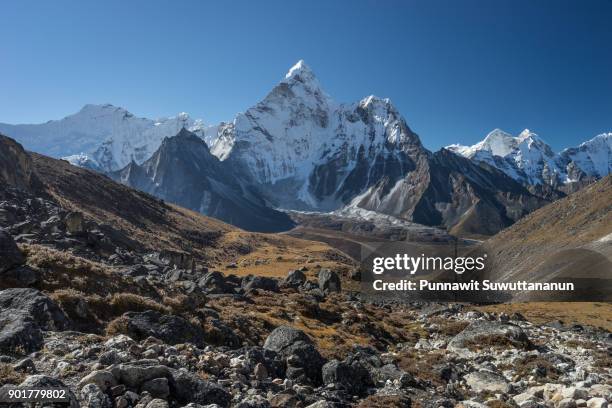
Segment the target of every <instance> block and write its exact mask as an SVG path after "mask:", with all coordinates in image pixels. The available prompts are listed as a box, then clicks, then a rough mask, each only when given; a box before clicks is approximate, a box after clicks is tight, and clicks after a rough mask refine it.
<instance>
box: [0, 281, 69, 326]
mask: <svg viewBox="0 0 612 408" xmlns="http://www.w3.org/2000/svg"><path fill="white" fill-rule="evenodd" d="M8 309H12V312H10V313H14V314H19V315H23V316H27V317H29V318H31V319H32V320H33V321H34V323H36V324H37V325H39V326H40V327H41V328H42V329H43V330H53V331H62V330H67V329H68V328H69V327H70V322H69V320H68V318H67V317H66V315H65V314H64V312H63V311H62V310H61V309H60V308H59V306H57V305H56V304H55V302H53V301H52V300H51V299H49V297H48V296H47V295H45V294H43V293H42V292H41V291H39V290H37V289H31V288H13V289H6V290H3V291H0V311H4V310H8ZM0 313H2V312H0Z"/></svg>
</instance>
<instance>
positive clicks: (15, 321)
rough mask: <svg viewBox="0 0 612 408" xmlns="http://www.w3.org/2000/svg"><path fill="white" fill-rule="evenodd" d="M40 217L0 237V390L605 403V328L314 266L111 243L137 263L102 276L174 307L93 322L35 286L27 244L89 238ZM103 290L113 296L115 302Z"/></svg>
mask: <svg viewBox="0 0 612 408" xmlns="http://www.w3.org/2000/svg"><path fill="white" fill-rule="evenodd" d="M39 204H40V205H43V206H44V203H39ZM37 205H38V204H37ZM51 217H52V218H53V217H55V218H53V220H45V221H43V222H41V223H39V224H37V226H36V228H34V227H32V228H31V232H30V233H29V234H27V236H26V237H24V236H23V235H19V236H17V239H18V241H22V242H23V241H24V240H26V239H27V240H28V244H27V245H22V248H25V250H22V249H20V248H19V247H18V246H17V245H16V243H15V241H14V239H13V236H12V235H11V234H9V233H7V232H5V231H2V232H0V249H1V251H2V254H3V257H2V260H1V262H0V273H1V274H2V277H3V285H4V286H7V284H8V282H9V279H8V278H10V281H11V282H13V285H14V286H21V287H11V288H8V289H5V290H3V291H0V308H1V309H0V354H2V355H1V356H0V378H1V381H2V383H4V384H6V385H5V386H8V385H10V384H12V385H20V386H23V387H68V388H69V389H70V390H71V403H70V406H71V407H77V406H84V407H91V408H112V407H117V408H127V407H138V408H163V407H190V408H196V407H201V406H204V407H242V408H247V407H317V408H322V407H349V406H361V407H377V406H381V407H382V406H390V407H409V406H427V407H429V406H431V407H452V406H465V407H481V406H488V407H503V406H508V407H523V408H526V407H539V406H542V407H544V406H546V407H555V408H573V407H588V408H602V407H606V406H607V405H608V403H609V402H610V401H612V385H611V384H612V372H611V364H610V362H611V361H612V360H611V358H610V342H611V337H610V334H609V333H607V332H605V331H604V330H600V329H595V328H590V327H582V326H578V325H574V326H571V327H565V326H563V325H562V324H561V323H558V324H552V325H547V326H538V325H534V324H532V323H530V322H528V321H525V319H524V318H523V317H522V316H521V315H518V314H516V315H512V316H508V315H505V314H500V315H494V314H484V313H481V312H478V311H474V310H471V309H470V308H469V307H468V306H466V305H450V304H449V305H434V304H412V305H400V304H374V303H372V302H365V301H362V300H360V299H359V297H358V296H355V295H353V294H350V293H346V292H343V291H342V282H343V280H342V279H341V276H339V275H338V274H337V273H335V272H333V271H330V270H328V269H322V268H319V270H317V271H316V274H313V273H312V271H310V270H309V267H307V266H304V268H302V270H294V271H290V272H289V273H288V275H287V277H286V278H285V279H273V278H263V277H256V276H246V277H239V276H236V275H231V276H226V275H223V274H221V273H219V272H214V271H210V272H205V271H202V270H198V269H197V268H194V269H192V270H185V269H180V268H178V267H176V266H175V265H171V264H170V263H169V261H166V260H163V259H162V260H160V259H159V256H157V257H151V256H148V257H147V256H140V255H138V254H123V258H122V259H124V260H125V259H129V260H130V262H131V263H134V262H142V263H137V264H132V265H131V266H126V265H123V264H122V265H120V266H119V267H118V269H117V271H116V272H115V271H113V272H111V275H110V276H111V277H112V278H113V279H117V280H119V281H121V280H122V279H123V280H125V284H126V285H130V284H131V285H135V286H134V288H136V287H138V288H140V289H139V290H140V291H141V292H142V291H143V290H144V289H142V288H145V287H146V288H148V289H146V290H149V291H152V292H154V291H155V290H161V289H163V288H162V287H168V288H173V290H175V292H172V294H173V295H170V296H169V297H170V298H174V299H178V298H180V296H179V295H181V294H182V295H183V296H184V298H181V299H182V302H183V303H184V304H183V306H182V307H183V309H181V308H180V307H178V306H175V307H171V306H169V305H171V304H172V302H170V301H169V300H168V299H166V300H165V303H164V302H162V303H156V302H155V301H154V300H153V299H154V298H155V297H154V296H153V295H151V297H150V298H145V297H141V298H139V299H140V302H138V303H134V304H133V305H132V306H128V307H126V308H127V309H133V310H129V311H125V312H124V313H122V314H120V315H119V316H116V317H115V318H112V319H110V321H108V322H105V321H103V320H104V312H101V311H98V310H96V309H95V308H96V303H95V302H94V300H93V298H92V297H91V295H89V296H88V295H87V294H86V293H85V292H82V297H81V298H80V299H76V298H75V297H72V298H71V297H70V296H68V295H67V294H66V293H65V292H58V291H51V290H49V288H51V287H52V286H51V284H50V283H45V282H46V281H51V280H53V279H58V275H61V273H62V272H60V271H59V270H58V266H57V265H53V264H46V266H44V264H43V263H41V262H40V260H38V261H37V258H36V256H35V255H34V252H35V251H34V249H35V248H38V247H37V246H36V245H41V244H40V243H41V242H47V244H49V242H48V237H49V236H55V238H56V244H59V245H60V246H61V245H64V242H65V241H66V240H68V241H69V242H70V244H71V248H72V250H73V251H74V252H75V253H81V254H87V253H88V250H87V249H88V248H89V249H91V248H95V245H94V246H92V244H91V242H89V241H88V239H87V233H83V231H80V229H81V228H78V226H79V225H78V224H79V222H76V221H75V220H77V221H78V219H79V216H78V215H75V214H72V213H62V212H59V213H58V214H55V215H52V216H51ZM40 225H42V228H41V227H40ZM49 226H53V227H49ZM45 228H46V229H45ZM13 231H14V229H13ZM45 231H51V232H45ZM70 231H72V232H70ZM49 234H51V235H49ZM100 234H102V233H100ZM45 237H47V238H45ZM45 239H47V241H45ZM99 241H104V239H103V238H100V239H99ZM36 242H38V244H37V243H36ZM88 242H89V244H88ZM49 245H50V244H49ZM50 247H53V245H50V246H49V248H50ZM53 250H57V245H56V246H55V248H54V249H53ZM49 251H51V249H49ZM94 252H95V251H93V252H92V253H91V254H90V255H91V256H93V254H94ZM49 254H53V252H49ZM120 255H121V251H117V256H116V257H113V258H112V259H113V260H116V259H118V258H121V256H120ZM128 255H129V256H128ZM315 269H316V267H315ZM64 273H65V271H64ZM315 275H316V279H313V278H311V277H313V276H315ZM5 278H6V279H5ZM74 286H75V287H78V283H77V282H75V283H74ZM37 287H38V288H37ZM41 289H42V290H41ZM134 291H136V289H134ZM45 292H49V293H50V295H47V294H46V293H45ZM168 293H171V292H168ZM135 296H136V295H135ZM185 298H187V299H198V300H197V302H198V303H193V304H191V305H190V306H189V303H188V302H187V301H186V300H185ZM105 299H107V300H108V302H109V303H110V304H111V305H110V306H109V307H110V308H111V309H112V308H113V307H114V308H115V309H116V308H117V307H118V306H117V302H118V301H117V298H116V297H107V298H105ZM143 299H145V300H143ZM146 299H148V300H146ZM132 300H133V299H132ZM279 300H280V302H279ZM123 301H124V302H126V298H125V296H124V297H123ZM193 301H194V302H195V300H193ZM101 302H104V300H101V299H98V306H97V307H101V306H100V303H101ZM185 302H187V303H185ZM274 302H277V303H274ZM185 305H187V306H189V307H192V308H193V310H189V307H186V308H185ZM265 305H267V309H262V307H263V306H265ZM257 310H266V311H267V312H268V314H267V315H265V316H267V317H264V315H262V314H254V313H253V312H254V311H257ZM106 313H108V314H109V316H111V317H112V316H113V313H114V314H117V311H116V310H115V311H114V312H106ZM228 313H229V315H228ZM87 320H96V321H98V322H97V323H96V324H94V323H91V322H90V323H91V324H90V325H87V324H85V323H86V322H85V321H87ZM256 322H260V323H261V327H259V328H258V327H256ZM317 323H318V325H317ZM249 325H251V326H249ZM307 333H308V334H307ZM343 337H344V338H346V337H348V338H349V339H350V341H348V342H347V341H346V339H343Z"/></svg>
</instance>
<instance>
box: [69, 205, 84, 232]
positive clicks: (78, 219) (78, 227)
mask: <svg viewBox="0 0 612 408" xmlns="http://www.w3.org/2000/svg"><path fill="white" fill-rule="evenodd" d="M64 224H66V232H67V233H69V234H72V235H79V234H83V233H84V232H86V231H85V220H84V218H83V213H81V212H78V211H71V212H69V213H68V214H66V217H65V218H64Z"/></svg>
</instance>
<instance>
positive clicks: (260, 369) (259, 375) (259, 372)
mask: <svg viewBox="0 0 612 408" xmlns="http://www.w3.org/2000/svg"><path fill="white" fill-rule="evenodd" d="M253 375H254V376H255V378H256V379H258V380H259V381H263V380H265V379H266V378H268V369H267V368H266V366H265V365H263V364H262V363H257V364H256V365H255V369H254V370H253Z"/></svg>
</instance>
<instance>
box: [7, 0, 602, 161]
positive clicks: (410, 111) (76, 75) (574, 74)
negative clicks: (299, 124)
mask: <svg viewBox="0 0 612 408" xmlns="http://www.w3.org/2000/svg"><path fill="white" fill-rule="evenodd" d="M302 58H303V59H304V60H306V62H307V63H308V65H310V67H311V68H312V69H313V70H314V71H315V73H316V74H317V76H318V77H319V80H320V82H321V83H322V84H323V87H324V88H325V89H326V90H327V92H328V93H329V94H330V95H331V96H332V97H334V99H335V100H337V101H339V102H351V101H355V100H358V99H361V98H362V97H364V96H367V95H369V94H375V95H378V96H384V97H389V98H391V99H392V101H393V102H394V103H395V104H396V106H397V107H398V108H399V110H400V112H401V113H402V114H403V115H404V117H405V118H406V120H407V121H408V123H409V125H410V126H411V127H412V128H413V130H415V131H416V132H417V133H418V134H419V135H420V136H421V139H422V140H423V142H424V143H425V145H426V146H427V147H429V148H432V149H437V148H438V147H440V146H444V145H447V144H449V143H453V142H462V143H464V144H468V143H469V144H471V143H474V142H476V141H478V140H480V139H482V137H483V136H484V135H485V134H486V133H487V132H488V131H489V130H491V129H493V128H496V127H499V128H502V129H505V130H507V131H510V132H512V133H517V132H519V131H520V130H522V129H523V128H530V129H532V130H534V131H536V132H537V133H539V134H540V136H542V137H543V138H544V139H545V140H546V141H548V142H549V143H550V144H551V145H552V146H553V148H555V149H556V150H558V149H561V148H562V147H565V146H569V145H575V144H577V143H578V142H581V141H584V140H586V139H589V138H591V137H593V136H595V135H596V134H598V133H601V132H603V131H612V1H611V0H589V1H577V0H576V1H574V0H572V1H565V0H554V1H552V0H537V1H532V0H518V1H509V0H504V1H501V0H500V1H497V0H493V1H491V0H460V1H457V0H446V1H436V0H434V1H425V0H423V1H393V0H383V1H365V0H364V1H359V0H354V1H342V0H333V1H310V0H309V1H299V2H291V1H267V0H266V1H263V0H261V1H221V0H219V1H215V2H204V1H144V0H139V1H111V0H105V1H98V2H94V1H38V2H32V1H23V0H20V1H10V2H9V1H2V2H0V93H1V95H2V96H1V98H0V122H8V123H33V122H42V121H46V120H49V119H58V118H61V117H63V116H66V115H68V114H70V113H73V112H75V111H77V110H78V109H80V107H81V106H82V105H84V104H86V103H106V102H108V103H112V104H115V105H119V106H123V107H125V108H127V109H128V110H130V111H131V112H133V113H134V114H136V115H139V116H146V117H151V118H154V117H159V116H170V115H174V114H176V113H178V112H180V111H185V112H189V113H190V114H191V115H192V116H193V117H196V118H203V119H204V120H205V121H206V122H208V123H215V122H218V121H221V120H231V119H232V118H233V116H234V114H235V113H236V112H239V111H244V110H245V109H246V108H248V107H249V106H251V105H253V104H254V103H255V102H257V101H258V100H259V99H261V98H262V97H263V96H264V95H265V94H266V93H267V91H268V90H270V89H271V88H272V86H274V85H275V84H276V83H277V82H278V81H279V80H280V79H281V78H282V77H283V76H284V74H285V73H286V71H287V70H288V69H289V67H291V66H292V65H293V64H294V63H295V62H296V61H297V60H299V59H302Z"/></svg>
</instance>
